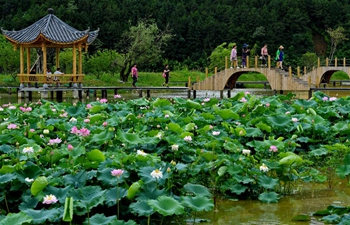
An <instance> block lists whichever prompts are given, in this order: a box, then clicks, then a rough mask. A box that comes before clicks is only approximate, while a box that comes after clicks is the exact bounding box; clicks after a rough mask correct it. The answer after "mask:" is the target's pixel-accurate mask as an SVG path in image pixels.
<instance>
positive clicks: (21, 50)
mask: <svg viewBox="0 0 350 225" xmlns="http://www.w3.org/2000/svg"><path fill="white" fill-rule="evenodd" d="M19 49H20V53H19V55H20V72H19V73H20V74H24V58H23V57H24V48H23V45H20V46H19Z"/></svg>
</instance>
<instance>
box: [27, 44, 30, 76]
mask: <svg viewBox="0 0 350 225" xmlns="http://www.w3.org/2000/svg"><path fill="white" fill-rule="evenodd" d="M29 73H30V47H28V48H27V74H29Z"/></svg>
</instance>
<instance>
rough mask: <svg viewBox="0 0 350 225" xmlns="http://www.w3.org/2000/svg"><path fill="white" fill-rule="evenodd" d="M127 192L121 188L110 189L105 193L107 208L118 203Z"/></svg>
mask: <svg viewBox="0 0 350 225" xmlns="http://www.w3.org/2000/svg"><path fill="white" fill-rule="evenodd" d="M127 192H128V190H126V189H124V188H122V187H114V188H110V189H108V190H107V191H106V195H105V197H106V203H107V204H108V205H109V206H112V205H115V204H116V202H117V201H120V200H121V199H122V198H124V197H125V196H126V194H127Z"/></svg>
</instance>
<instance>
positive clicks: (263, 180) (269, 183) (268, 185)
mask: <svg viewBox="0 0 350 225" xmlns="http://www.w3.org/2000/svg"><path fill="white" fill-rule="evenodd" d="M258 184H259V185H260V186H262V187H264V188H265V189H274V188H275V186H276V185H277V184H278V179H274V178H271V177H269V176H266V175H262V176H260V177H259V179H258Z"/></svg>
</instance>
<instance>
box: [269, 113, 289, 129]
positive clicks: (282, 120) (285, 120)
mask: <svg viewBox="0 0 350 225" xmlns="http://www.w3.org/2000/svg"><path fill="white" fill-rule="evenodd" d="M266 121H267V122H269V123H270V124H271V126H272V128H274V127H276V128H285V127H288V125H290V123H291V122H292V119H291V118H290V117H288V116H284V115H276V116H268V117H267V118H266Z"/></svg>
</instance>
